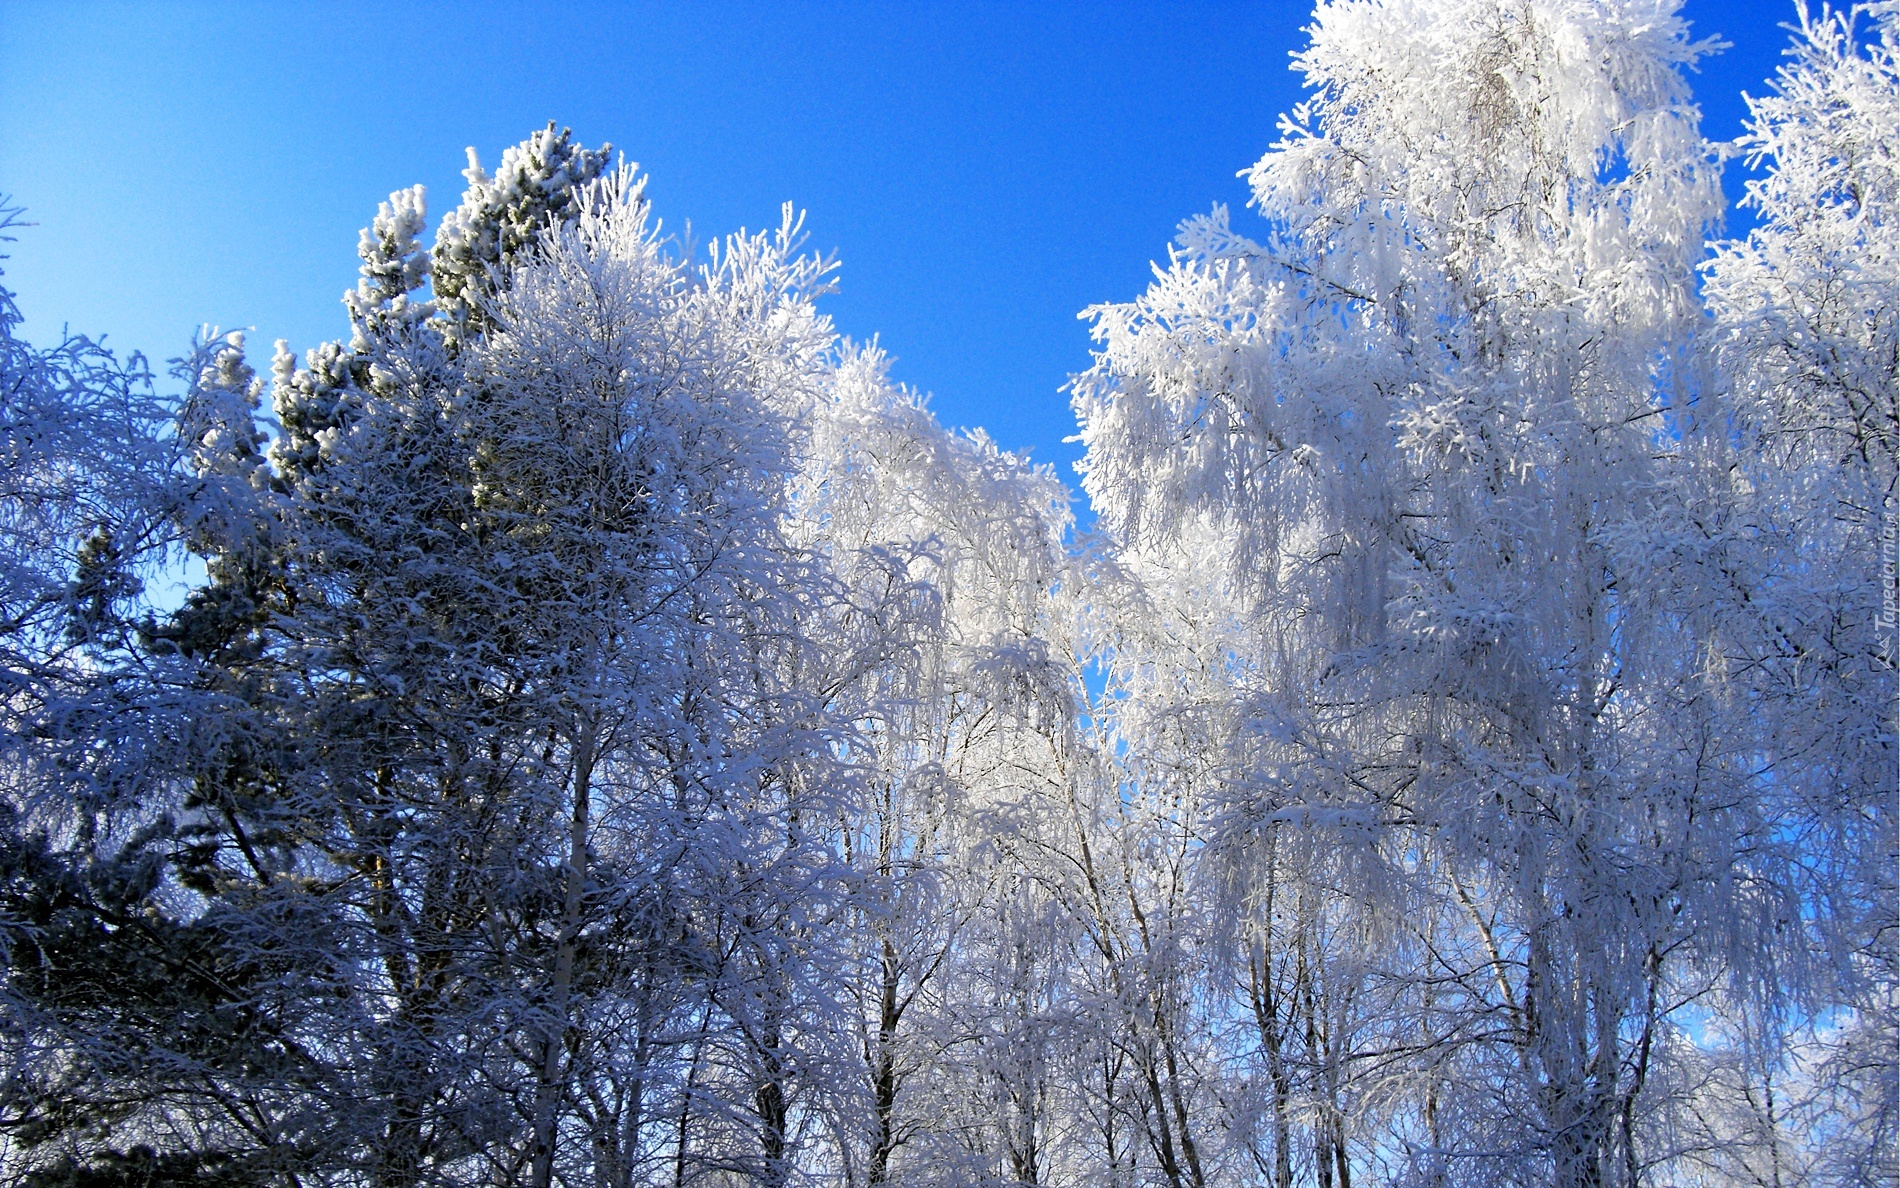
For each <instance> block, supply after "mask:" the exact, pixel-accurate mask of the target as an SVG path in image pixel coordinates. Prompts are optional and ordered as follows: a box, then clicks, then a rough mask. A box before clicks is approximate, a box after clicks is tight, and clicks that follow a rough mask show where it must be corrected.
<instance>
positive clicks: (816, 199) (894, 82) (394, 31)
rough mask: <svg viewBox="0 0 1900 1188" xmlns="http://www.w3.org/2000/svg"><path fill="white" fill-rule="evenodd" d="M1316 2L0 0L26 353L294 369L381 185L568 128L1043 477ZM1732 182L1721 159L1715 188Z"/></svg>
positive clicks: (1713, 3)
mask: <svg viewBox="0 0 1900 1188" xmlns="http://www.w3.org/2000/svg"><path fill="white" fill-rule="evenodd" d="M1309 10H1310V6H1309V5H1307V4H1301V3H1281V2H1279V0H1265V2H1258V3H1204V4H1178V5H1159V4H1156V5H1132V4H1130V5H1103V4H1093V5H1081V4H1075V5H1053V4H1047V5H1045V4H1032V3H1024V4H1008V5H993V6H991V5H972V4H963V3H945V4H921V3H906V4H895V3H893V4H887V5H854V4H839V3H828V4H822V5H821V4H816V3H797V4H794V3H783V4H774V5H753V4H744V3H731V2H728V3H720V4H712V3H706V4H701V5H693V6H688V5H659V4H616V5H604V4H603V5H590V4H585V3H563V4H546V5H529V4H516V5H484V4H456V5H450V4H400V5H398V4H374V5H372V4H360V5H347V4H315V3H294V4H293V3H288V2H286V3H279V4H262V3H252V4H236V3H232V4H185V3H171V4H123V5H107V4H88V3H77V2H70V0H69V2H63V3H26V2H22V0H0V194H10V195H11V196H12V199H13V202H14V203H15V204H16V205H22V206H25V207H26V208H27V215H26V217H27V218H28V219H29V220H30V221H32V222H34V223H37V224H38V226H36V227H32V228H29V229H26V230H25V231H23V232H21V233H20V235H19V241H18V242H17V243H14V244H12V245H8V246H7V247H6V249H5V250H8V251H9V252H10V254H11V256H12V258H11V259H10V260H8V261H6V262H5V263H4V265H3V266H4V268H5V270H6V273H7V275H6V280H5V283H6V285H7V287H9V288H11V289H13V290H14V291H15V292H16V293H17V294H18V296H19V302H20V306H21V308H22V310H23V312H24V313H25V315H26V319H27V323H26V333H27V334H28V336H29V337H31V338H33V339H34V340H35V341H40V342H46V341H49V340H51V339H53V338H54V337H56V335H57V333H58V331H59V328H60V327H61V325H62V324H64V325H69V326H70V327H71V328H72V329H73V330H74V331H76V332H83V333H87V334H93V335H97V334H100V333H104V334H107V335H108V336H109V337H108V342H109V343H110V344H112V345H115V346H117V347H118V348H120V349H122V350H129V349H138V350H142V351H144V352H146V354H147V355H148V356H149V357H151V358H152V359H153V360H154V367H155V368H159V369H161V370H162V367H163V363H162V361H163V360H164V359H166V358H169V357H171V356H174V355H177V354H179V353H181V352H182V350H183V348H184V345H185V343H186V341H187V340H188V338H189V336H190V334H191V332H192V331H193V329H194V328H195V327H196V326H197V325H198V324H200V323H202V322H212V323H217V324H220V325H222V326H224V327H226V328H231V327H248V328H251V329H252V335H253V337H252V341H253V359H254V361H256V362H258V363H260V365H261V364H262V363H263V362H264V361H265V360H267V359H268V357H269V353H270V342H271V340H273V339H275V338H279V337H283V338H288V339H290V341H291V344H292V346H293V348H295V349H297V350H299V351H301V350H302V349H303V348H305V347H308V346H310V345H312V344H314V343H316V342H318V341H319V340H321V339H324V338H329V337H335V336H338V335H339V334H341V333H342V332H343V314H342V310H341V307H340V306H339V304H338V296H339V295H340V294H341V293H342V292H343V290H344V289H346V288H348V287H349V286H350V285H351V284H352V283H353V282H354V278H355V266H356V256H355V247H356V235H357V229H358V228H360V227H362V226H363V225H364V224H365V223H366V222H367V221H368V219H369V217H370V215H371V214H372V213H373V212H374V210H375V208H376V204H377V202H378V201H380V200H381V199H382V198H383V197H385V196H386V195H387V194H388V193H389V192H390V191H391V190H394V189H397V188H399V187H402V186H407V185H412V184H414V183H416V182H421V183H423V184H425V185H426V186H427V187H428V189H429V197H430V211H431V216H432V220H433V217H434V216H437V215H439V214H441V213H442V212H443V211H445V210H448V209H451V208H453V206H454V205H455V202H456V200H457V197H458V195H459V194H460V188H461V177H460V175H459V174H460V170H461V169H462V167H463V164H464V158H463V146H465V145H474V146H476V147H477V148H478V149H479V150H480V152H481V154H482V158H483V160H484V162H486V163H488V164H491V165H492V164H493V163H494V161H495V160H496V159H497V158H498V157H499V156H500V152H501V149H502V148H503V147H504V146H506V145H509V144H513V143H515V142H516V141H518V140H520V139H521V138H522V137H524V136H525V135H526V134H527V133H528V132H529V131H531V130H533V129H534V128H536V127H539V126H540V125H542V124H544V123H546V122H547V121H548V120H550V119H552V120H557V121H559V122H560V123H562V124H566V125H570V126H572V127H573V129H574V131H575V133H576V135H577V136H578V137H579V138H581V139H582V140H583V141H585V142H586V143H589V144H598V143H600V142H602V141H611V142H612V143H613V144H614V145H615V146H616V147H617V148H618V149H620V150H622V151H623V152H624V153H625V154H626V155H627V156H628V157H630V158H631V159H633V160H636V161H638V162H639V163H640V165H641V167H642V168H643V169H644V170H645V171H646V172H647V173H648V174H649V175H650V176H651V178H652V182H651V187H650V190H649V193H650V194H651V195H652V197H653V200H654V203H655V207H656V209H657V211H658V213H659V214H660V216H661V218H662V219H664V220H665V221H666V223H667V224H668V225H669V226H670V227H673V228H680V227H681V226H682V224H683V223H684V222H685V221H687V220H690V221H691V223H692V226H693V229H694V231H695V233H696V234H697V236H698V237H699V238H700V239H701V240H703V239H705V238H706V237H708V236H710V235H718V234H724V233H725V232H727V231H731V230H734V229H736V228H738V227H739V226H741V225H744V226H748V227H752V228H758V227H760V226H763V225H767V224H775V223H776V221H777V217H778V214H777V212H778V209H779V204H780V203H781V202H784V201H787V200H790V201H793V202H795V203H797V204H798V205H799V206H801V207H803V208H804V209H806V210H807V211H808V212H809V218H808V221H807V224H806V225H807V228H808V230H809V231H810V233H811V244H812V246H814V247H816V248H818V249H821V250H825V251H831V250H835V251H836V252H837V254H838V256H839V258H840V259H841V261H842V264H843V270H842V273H841V280H842V291H841V292H840V293H839V294H837V295H836V296H835V297H833V298H831V299H830V300H829V303H828V308H829V310H830V312H831V314H832V315H833V317H834V318H835V319H836V321H837V323H838V325H839V326H840V327H841V328H842V329H843V330H844V331H845V332H846V333H848V334H851V335H852V336H854V337H859V338H868V337H869V336H871V335H873V334H876V335H879V336H880V337H881V340H882V341H883V343H884V345H885V346H886V348H887V349H888V350H890V351H891V352H892V353H893V354H894V355H895V356H896V357H897V364H896V367H895V372H896V375H897V377H898V378H899V379H901V380H903V381H905V382H907V383H909V384H911V385H913V386H915V387H917V388H920V389H923V390H925V391H929V392H931V393H933V394H934V399H935V407H936V409H937V411H938V413H939V415H940V416H941V417H942V418H943V419H944V420H945V421H947V422H949V423H951V424H958V425H979V424H980V425H983V426H985V427H987V428H988V429H989V430H990V431H991V433H992V435H993V436H995V437H996V438H997V440H998V441H1000V442H1001V443H1002V444H1003V445H1005V446H1008V447H1012V448H1018V449H1021V448H1028V449H1030V450H1031V451H1032V452H1033V455H1034V456H1035V457H1036V458H1038V459H1041V460H1044V461H1055V462H1059V463H1062V464H1063V465H1062V466H1061V469H1062V471H1063V473H1064V475H1065V477H1072V476H1070V475H1069V467H1068V465H1067V463H1068V462H1070V461H1072V460H1073V459H1074V458H1075V457H1076V456H1077V454H1076V449H1075V447H1074V446H1071V445H1064V444H1062V438H1063V437H1064V436H1066V435H1067V434H1069V433H1070V432H1072V431H1073V420H1072V419H1071V417H1070V415H1069V411H1068V406H1067V401H1066V399H1065V398H1064V397H1063V396H1062V394H1061V393H1060V392H1059V389H1060V387H1061V385H1062V384H1063V382H1064V381H1065V379H1066V378H1067V376H1068V375H1069V374H1070V373H1071V372H1074V371H1078V370H1081V369H1083V368H1084V367H1086V366H1087V365H1088V346H1089V344H1088V337H1087V331H1086V329H1085V327H1084V324H1083V323H1081V322H1079V321H1077V320H1076V317H1075V315H1076V313H1077V311H1079V310H1080V309H1081V308H1082V307H1084V306H1086V305H1089V304H1092V303H1095V302H1099V301H1105V300H1125V299H1127V298H1129V297H1132V296H1133V295H1134V294H1136V293H1137V292H1139V291H1140V289H1141V288H1142V286H1143V285H1144V284H1145V283H1146V281H1147V278H1148V275H1149V273H1148V262H1149V261H1150V260H1153V259H1156V258H1158V257H1163V256H1165V253H1166V247H1167V243H1168V241H1169V239H1170V237H1171V236H1172V234H1173V230H1174V226H1175V224H1176V223H1177V222H1179V221H1180V220H1181V219H1182V218H1183V217H1185V216H1187V215H1190V214H1193V213H1196V212H1199V211H1202V210H1205V209H1207V208H1208V207H1209V206H1210V205H1211V204H1212V203H1214V202H1216V201H1224V202H1227V203H1229V204H1230V205H1231V206H1232V207H1234V208H1235V211H1236V215H1237V217H1238V219H1239V221H1241V223H1242V225H1243V226H1244V225H1245V216H1244V215H1243V214H1241V208H1242V207H1243V206H1244V203H1245V200H1246V193H1245V190H1244V188H1243V186H1242V183H1241V182H1240V181H1239V180H1238V179H1237V178H1236V177H1235V173H1236V171H1238V170H1240V169H1242V168H1244V167H1245V166H1247V165H1248V164H1249V163H1251V162H1252V161H1253V160H1254V159H1255V158H1256V157H1258V156H1259V155H1260V153H1261V152H1262V151H1263V150H1264V149H1265V148H1266V147H1267V145H1268V144H1269V143H1270V142H1271V141H1272V140H1273V139H1274V127H1275V120H1276V117H1277V115H1278V113H1279V112H1280V111H1282V110H1284V109H1285V108H1286V107H1287V106H1289V105H1290V104H1291V103H1292V102H1294V101H1295V100H1296V99H1297V98H1298V91H1297V87H1296V79H1295V76H1294V75H1293V74H1292V73H1291V72H1290V71H1289V70H1288V69H1287V55H1288V53H1289V52H1290V51H1292V50H1293V49H1295V48H1297V47H1298V46H1299V45H1300V44H1302V42H1303V40H1304V39H1303V36H1302V34H1301V27H1302V26H1303V25H1304V24H1305V23H1306V20H1307V18H1308V15H1309ZM1687 14H1688V16H1689V18H1690V19H1691V21H1692V22H1693V23H1694V26H1695V29H1696V32H1697V34H1698V35H1709V34H1719V35H1721V36H1723V37H1724V38H1725V39H1726V40H1728V41H1730V42H1732V43H1733V47H1734V48H1732V49H1731V50H1729V51H1728V52H1727V53H1726V54H1724V55H1722V56H1721V57H1720V58H1718V59H1716V60H1715V61H1713V62H1711V63H1709V64H1708V65H1706V66H1705V67H1704V69H1703V71H1702V73H1701V75H1700V77H1699V78H1698V80H1697V87H1698V92H1699V94H1700V95H1701V97H1702V101H1703V110H1704V113H1705V131H1706V133H1707V134H1708V135H1710V136H1712V137H1729V136H1733V135H1735V134H1736V133H1737V132H1739V130H1740V120H1741V116H1742V111H1743V109H1742V105H1741V101H1740V99H1739V92H1740V91H1741V90H1742V89H1743V88H1748V89H1750V90H1752V91H1754V92H1755V93H1760V92H1761V91H1762V89H1763V88H1762V80H1763V79H1765V78H1766V77H1767V76H1768V75H1769V73H1771V72H1772V71H1773V69H1774V68H1775V66H1776V64H1777V63H1778V61H1779V55H1780V52H1781V49H1782V48H1783V46H1785V45H1786V43H1787V35H1786V33H1785V32H1783V31H1782V30H1780V29H1779V28H1777V25H1778V23H1779V22H1782V21H1785V20H1788V19H1791V17H1792V14H1793V7H1792V4H1791V3H1785V2H1783V0H1774V2H1772V3H1770V2H1766V0H1732V2H1726V3H1724V2H1718V0H1689V3H1688V5H1687ZM1738 173H1739V166H1734V167H1731V189H1732V190H1733V189H1734V188H1735V186H1734V182H1735V181H1736V180H1737V178H1736V175H1737V174H1738Z"/></svg>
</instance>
